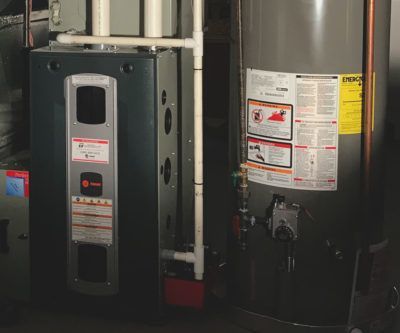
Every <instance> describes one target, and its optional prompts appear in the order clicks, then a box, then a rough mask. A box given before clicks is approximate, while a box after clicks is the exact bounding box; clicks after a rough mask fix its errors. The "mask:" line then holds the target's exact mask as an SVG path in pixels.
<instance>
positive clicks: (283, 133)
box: [247, 69, 340, 191]
mask: <svg viewBox="0 0 400 333" xmlns="http://www.w3.org/2000/svg"><path fill="white" fill-rule="evenodd" d="M339 78H340V77H339V75H314V74H313V75H308V74H298V73H276V72H263V71H259V70H253V69H248V71H247V106H248V112H247V125H248V127H247V134H248V167H249V179H250V180H251V181H253V182H257V183H261V184H266V185H271V186H277V187H285V188H293V189H302V190H315V191H336V190H337V177H338V167H337V166H338V142H339V131H338V117H339V95H340V82H339Z"/></svg>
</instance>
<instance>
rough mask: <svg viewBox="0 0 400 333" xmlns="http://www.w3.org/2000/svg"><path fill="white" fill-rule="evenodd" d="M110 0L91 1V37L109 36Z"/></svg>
mask: <svg viewBox="0 0 400 333" xmlns="http://www.w3.org/2000/svg"><path fill="white" fill-rule="evenodd" d="M110 1H111V0H92V35H93V36H105V37H107V36H110V34H111V28H110V26H111V24H110V21H111V19H110V17H111V7H110Z"/></svg>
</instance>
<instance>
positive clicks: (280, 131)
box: [248, 99, 293, 140]
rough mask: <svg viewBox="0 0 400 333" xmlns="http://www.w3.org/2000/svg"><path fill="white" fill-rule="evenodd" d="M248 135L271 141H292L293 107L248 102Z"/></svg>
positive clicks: (253, 101)
mask: <svg viewBox="0 0 400 333" xmlns="http://www.w3.org/2000/svg"><path fill="white" fill-rule="evenodd" d="M248 112H249V114H248V133H249V134H254V135H259V136H263V137H267V138H271V139H281V140H292V138H293V106H292V105H288V104H278V103H268V102H261V101H256V100H250V99H249V100H248Z"/></svg>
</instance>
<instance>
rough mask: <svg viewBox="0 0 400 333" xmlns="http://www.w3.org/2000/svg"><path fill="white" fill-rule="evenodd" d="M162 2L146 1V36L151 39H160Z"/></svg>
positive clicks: (158, 0) (160, 0) (161, 31)
mask: <svg viewBox="0 0 400 333" xmlns="http://www.w3.org/2000/svg"><path fill="white" fill-rule="evenodd" d="M162 1H163V0H145V1H144V36H145V37H150V38H160V37H162V35H163V30H162V23H163V22H162V7H163V6H162Z"/></svg>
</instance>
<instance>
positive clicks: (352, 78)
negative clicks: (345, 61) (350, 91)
mask: <svg viewBox="0 0 400 333" xmlns="http://www.w3.org/2000/svg"><path fill="white" fill-rule="evenodd" d="M363 81H364V78H363V77H362V76H346V77H344V78H343V83H353V82H358V83H360V84H362V83H363Z"/></svg>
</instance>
